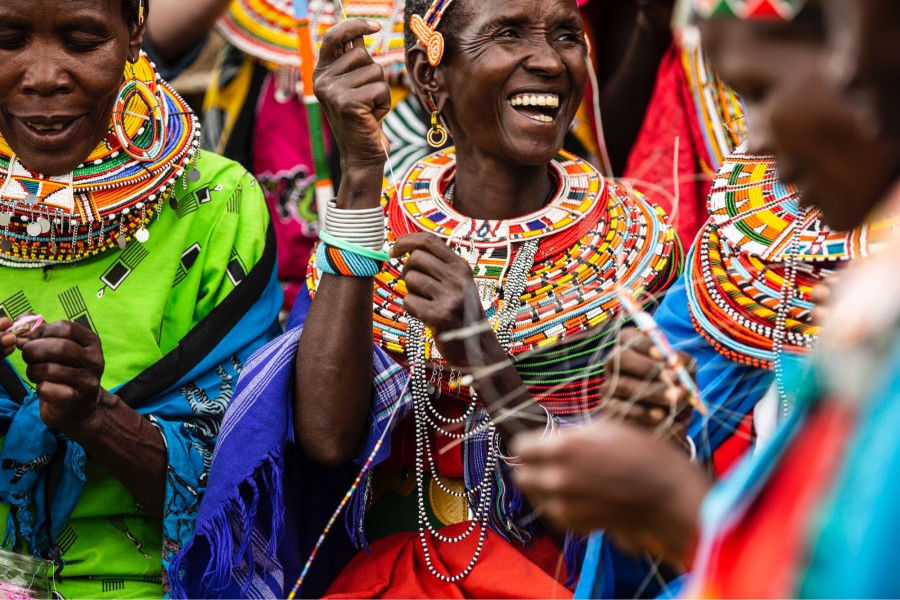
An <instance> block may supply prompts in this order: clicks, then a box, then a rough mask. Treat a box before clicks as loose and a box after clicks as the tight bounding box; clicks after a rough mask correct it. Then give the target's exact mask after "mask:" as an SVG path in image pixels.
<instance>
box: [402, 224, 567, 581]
mask: <svg viewBox="0 0 900 600" xmlns="http://www.w3.org/2000/svg"><path fill="white" fill-rule="evenodd" d="M537 246H538V240H536V239H533V240H528V241H526V242H524V243H522V245H521V248H519V249H518V251H517V252H516V258H515V259H514V260H513V263H512V266H511V267H510V268H509V276H508V278H507V279H506V281H505V282H504V285H503V288H502V292H501V294H500V296H501V298H503V302H502V306H501V308H500V309H499V312H498V314H497V318H496V319H493V321H494V324H493V328H494V332H495V333H496V335H497V340H498V341H499V342H500V345H501V346H502V347H503V348H504V349H505V350H506V351H507V352H509V347H510V344H511V341H512V338H511V335H510V333H511V330H512V326H513V322H514V320H515V314H516V312H517V311H518V307H519V304H520V302H521V301H520V298H521V296H522V292H523V290H524V288H525V281H526V279H527V275H528V271H529V270H530V269H531V265H532V263H533V262H534V256H535V254H536V252H537ZM430 337H431V336H430V333H429V332H428V330H427V328H426V327H425V325H424V324H423V323H422V322H421V321H419V320H418V319H415V318H412V317H409V318H408V341H407V345H406V350H407V358H408V361H409V365H410V372H411V375H412V377H411V385H412V396H413V407H414V415H415V431H416V492H417V502H418V523H419V541H420V543H421V545H422V551H423V553H424V556H425V563H426V564H427V566H428V569H429V571H430V572H431V574H432V575H434V576H435V577H436V578H438V579H440V580H441V581H444V582H447V583H452V582H454V581H459V580H460V579H463V578H464V577H466V576H467V575H468V574H469V573H470V572H471V571H472V569H474V568H475V565H476V564H477V562H478V558H479V557H480V555H481V550H482V548H483V546H484V539H485V536H486V535H487V530H488V521H489V517H490V507H491V498H492V496H493V490H494V482H495V481H496V479H497V478H498V477H499V473H498V463H497V459H498V453H497V451H496V444H494V443H490V444H488V446H487V448H488V449H487V458H486V464H485V470H484V476H483V477H482V479H481V481H478V482H477V483H473V484H472V485H471V487H467V488H465V489H464V490H463V491H461V492H460V491H456V490H454V489H453V488H452V487H451V486H449V485H447V484H446V483H444V482H443V481H442V480H441V477H440V474H439V472H438V469H437V466H436V464H435V461H434V451H433V449H432V447H431V440H432V438H435V437H437V436H443V437H449V438H453V439H460V440H469V439H472V438H474V437H476V436H478V435H479V434H484V435H483V438H484V439H486V440H490V441H491V442H493V440H494V439H495V437H496V435H497V433H496V429H495V427H494V423H493V421H492V420H491V418H490V415H488V413H487V411H486V410H484V409H483V408H481V407H478V405H477V398H476V397H475V394H474V393H473V394H472V396H473V397H472V398H470V403H469V408H468V409H467V410H466V411H465V412H464V414H463V415H462V417H460V418H457V419H450V418H447V417H445V416H443V415H441V414H440V413H439V411H438V410H437V407H436V406H435V402H436V401H437V400H438V399H439V398H440V396H441V393H442V389H443V387H444V386H443V381H442V380H443V376H442V373H443V365H442V364H441V363H440V361H439V360H438V361H437V362H432V364H433V365H434V366H433V369H432V372H431V377H430V379H429V377H428V363H429V362H430V361H429V358H428V356H427V346H428V343H427V341H428V338H430ZM432 347H433V342H432ZM432 358H433V359H436V354H434V353H433V357H432ZM452 372H453V371H452V369H451V380H452V379H453V375H452ZM548 419H550V413H548ZM454 424H462V425H463V429H462V433H456V432H453V431H449V430H448V429H447V425H454ZM426 461H427V462H428V467H429V469H430V472H431V474H432V481H433V482H434V483H435V484H436V485H437V486H438V487H439V488H440V489H441V490H443V491H444V492H445V493H447V494H449V495H451V496H454V497H458V498H463V499H465V500H466V503H467V506H469V507H470V509H471V510H472V511H473V514H472V519H471V521H470V523H469V526H468V527H467V528H466V530H465V531H464V532H463V533H461V534H459V535H457V536H454V537H448V536H445V535H443V534H441V533H440V532H439V531H437V530H436V529H435V528H434V526H433V525H432V523H431V521H430V519H429V517H428V513H427V511H426V509H425V502H426V496H427V492H426V481H425V462H426ZM476 529H477V530H478V542H477V545H476V548H475V551H474V553H473V555H472V558H471V559H470V560H469V563H468V564H467V566H466V567H465V568H464V569H463V570H462V571H460V572H458V573H451V574H447V573H443V572H441V571H440V570H439V569H438V568H437V567H436V566H435V565H434V562H433V560H432V558H431V549H430V544H429V542H430V539H431V538H435V539H437V540H440V541H441V542H444V543H448V544H454V543H458V542H462V541H464V540H466V539H467V538H468V537H469V536H471V535H473V534H474V533H475V530H476Z"/></svg>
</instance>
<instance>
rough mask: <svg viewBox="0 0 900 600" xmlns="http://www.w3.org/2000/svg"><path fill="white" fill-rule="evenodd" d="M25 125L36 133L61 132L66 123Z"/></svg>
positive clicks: (27, 123)
mask: <svg viewBox="0 0 900 600" xmlns="http://www.w3.org/2000/svg"><path fill="white" fill-rule="evenodd" d="M25 124H26V125H28V126H29V127H31V128H32V129H34V130H37V131H62V130H63V129H64V128H65V126H66V125H67V123H29V122H26V123H25Z"/></svg>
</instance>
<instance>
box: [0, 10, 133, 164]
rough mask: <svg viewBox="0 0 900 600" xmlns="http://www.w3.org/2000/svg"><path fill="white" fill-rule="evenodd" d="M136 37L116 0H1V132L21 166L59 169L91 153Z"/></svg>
mask: <svg viewBox="0 0 900 600" xmlns="http://www.w3.org/2000/svg"><path fill="white" fill-rule="evenodd" d="M140 43H141V31H140V30H139V28H138V27H137V26H136V25H135V26H133V27H130V26H129V25H128V24H126V22H125V19H124V17H123V16H122V7H121V0H67V1H66V2H64V3H60V2H59V1H58V0H0V133H2V134H3V136H4V137H5V138H6V141H7V142H8V143H9V145H10V146H11V147H12V149H13V151H14V152H15V153H16V155H17V156H18V158H19V159H20V160H21V161H22V163H23V164H24V165H25V166H27V167H29V168H30V169H33V170H35V171H38V172H40V173H42V174H44V175H63V174H65V173H68V172H70V171H72V170H73V169H74V168H75V167H77V166H78V165H79V164H80V163H81V162H82V161H83V160H84V159H85V158H86V157H87V156H88V155H89V154H90V153H91V151H92V150H93V149H94V148H95V147H96V145H97V144H98V143H99V142H100V140H101V139H102V138H103V136H104V134H105V133H106V131H107V128H108V126H109V122H110V117H111V114H112V109H113V103H114V102H115V98H116V94H117V92H118V88H119V85H120V84H121V83H122V74H123V73H124V69H125V61H126V59H127V58H132V59H135V58H136V57H137V56H138V52H139V49H140Z"/></svg>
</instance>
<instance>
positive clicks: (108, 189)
mask: <svg viewBox="0 0 900 600" xmlns="http://www.w3.org/2000/svg"><path fill="white" fill-rule="evenodd" d="M127 71H128V73H127V75H126V77H131V76H132V73H131V67H130V65H129V66H128V67H127ZM134 75H136V76H137V78H138V79H140V81H144V82H150V85H149V89H150V90H151V91H152V93H153V94H154V95H155V96H156V98H157V99H158V100H159V102H160V103H161V106H162V115H163V118H164V119H165V123H166V127H165V131H166V137H165V139H163V140H159V146H160V148H159V151H158V152H156V153H155V154H156V155H155V156H154V157H153V158H152V160H149V161H144V162H139V161H137V160H135V159H133V158H131V157H130V156H129V155H128V153H126V152H125V151H124V150H123V149H122V145H121V143H120V142H119V140H118V138H117V137H116V134H115V132H114V131H113V129H112V126H110V130H109V132H108V133H107V134H106V136H105V137H104V139H103V140H101V142H100V143H99V144H98V145H97V147H96V148H95V149H94V151H93V152H91V154H90V156H88V157H87V159H86V160H85V161H84V163H83V164H81V165H79V166H78V168H76V169H75V171H74V172H72V173H69V174H68V175H65V176H62V177H44V176H42V175H40V174H38V173H36V172H34V171H32V170H30V169H28V168H27V167H26V166H25V165H23V164H22V163H21V162H19V160H18V159H17V158H16V156H15V153H14V152H13V150H12V148H10V147H9V145H8V144H7V143H6V141H5V140H4V139H3V138H2V137H0V264H2V265H6V266H13V267H39V266H46V265H48V264H54V263H71V262H76V261H79V260H82V259H85V258H88V257H91V256H95V255H97V254H99V253H101V252H104V251H105V250H108V249H109V248H112V247H114V246H117V247H122V248H124V246H125V244H126V243H127V242H128V240H130V239H132V238H134V239H137V240H138V241H139V242H144V241H146V240H147V239H148V238H149V236H150V232H149V230H148V229H147V228H148V227H149V225H150V221H151V219H152V217H153V216H154V215H155V214H156V213H157V212H158V210H159V208H160V206H161V205H162V204H163V203H164V202H165V201H166V199H167V198H168V197H169V195H170V194H171V193H172V190H173V188H174V186H175V185H178V182H177V179H178V178H179V177H181V176H187V175H188V172H187V170H188V168H189V164H190V162H191V160H192V159H193V157H194V154H195V152H196V150H197V148H198V146H199V143H200V142H199V137H200V126H199V122H198V120H197V118H196V117H195V116H194V114H193V112H192V111H191V109H190V107H189V106H188V105H187V104H186V103H185V102H184V100H182V99H181V97H180V96H178V94H177V93H176V92H175V91H174V90H173V89H172V88H171V87H169V85H168V84H166V83H165V82H164V81H162V80H161V79H160V78H159V76H158V75H157V74H156V71H155V69H154V68H153V65H152V63H151V62H150V60H149V59H148V58H147V57H146V56H145V55H141V58H140V59H139V60H138V62H137V64H135V65H134ZM138 106H139V107H138ZM144 109H146V110H144ZM129 111H144V112H143V114H141V113H140V112H139V113H137V114H132V112H129V113H128V114H127V115H126V116H125V119H124V126H125V129H126V130H127V133H128V136H129V138H130V139H134V140H136V141H137V142H138V143H139V145H140V146H141V147H149V146H151V145H152V143H151V142H152V140H150V137H151V136H152V135H153V133H152V132H151V131H150V128H148V130H147V131H146V132H145V131H144V130H143V126H144V123H145V122H146V120H147V119H148V118H152V114H151V112H152V110H151V107H150V106H146V105H144V104H140V105H139V104H138V103H132V105H131V107H130V108H129Z"/></svg>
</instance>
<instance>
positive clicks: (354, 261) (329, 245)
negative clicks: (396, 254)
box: [316, 232, 389, 277]
mask: <svg viewBox="0 0 900 600" xmlns="http://www.w3.org/2000/svg"><path fill="white" fill-rule="evenodd" d="M319 237H320V238H321V239H322V243H321V244H320V245H319V248H318V249H317V250H316V268H318V269H319V272H321V273H325V274H328V275H342V276H344V277H375V276H376V275H378V273H380V272H381V269H382V268H383V267H384V263H385V261H387V260H388V258H389V257H388V255H387V254H386V253H384V252H375V251H374V250H369V249H368V248H363V247H362V246H357V245H356V244H351V243H350V242H347V241H346V240H342V239H339V238H336V237H334V236H333V235H330V234H328V233H325V232H322V233H321V234H320V236H319Z"/></svg>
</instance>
